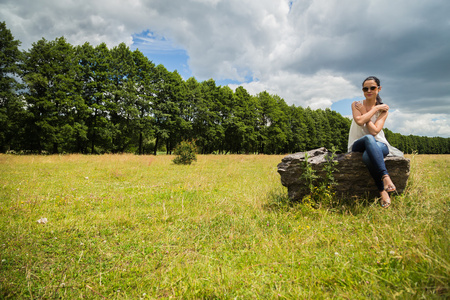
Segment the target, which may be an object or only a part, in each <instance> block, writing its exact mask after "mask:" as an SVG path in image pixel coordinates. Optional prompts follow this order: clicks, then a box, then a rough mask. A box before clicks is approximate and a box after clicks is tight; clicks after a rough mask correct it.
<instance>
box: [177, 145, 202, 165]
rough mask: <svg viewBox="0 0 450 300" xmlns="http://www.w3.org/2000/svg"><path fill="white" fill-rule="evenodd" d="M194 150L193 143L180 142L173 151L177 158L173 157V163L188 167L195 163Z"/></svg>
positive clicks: (195, 148)
mask: <svg viewBox="0 0 450 300" xmlns="http://www.w3.org/2000/svg"><path fill="white" fill-rule="evenodd" d="M196 150H197V147H196V145H195V142H193V141H192V142H188V141H182V142H181V143H180V144H179V145H178V146H177V147H176V148H175V150H174V154H175V155H176V156H177V157H175V159H174V160H173V163H174V164H177V165H190V164H191V163H192V162H193V161H197V155H196Z"/></svg>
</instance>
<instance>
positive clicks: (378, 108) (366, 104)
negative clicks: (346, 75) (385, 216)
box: [348, 76, 402, 208]
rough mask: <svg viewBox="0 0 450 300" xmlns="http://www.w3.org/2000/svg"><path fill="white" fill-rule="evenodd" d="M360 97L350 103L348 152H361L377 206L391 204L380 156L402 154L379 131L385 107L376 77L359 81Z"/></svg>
mask: <svg viewBox="0 0 450 300" xmlns="http://www.w3.org/2000/svg"><path fill="white" fill-rule="evenodd" d="M362 86H363V88H362V90H363V92H364V97H365V99H364V100H362V101H355V102H353V103H352V114H353V120H352V124H351V127H350V133H349V137H348V151H349V152H350V151H352V152H363V156H362V159H363V161H364V164H365V165H366V166H367V168H368V169H369V172H370V175H372V178H373V179H374V180H375V184H376V185H377V187H378V190H379V192H380V196H381V206H382V207H384V208H388V207H389V206H390V205H391V199H390V197H389V193H390V192H394V191H395V185H394V183H393V182H392V180H391V178H390V177H389V174H388V172H387V170H386V166H385V163H384V157H386V156H387V155H388V154H389V153H390V152H391V155H395V156H401V155H402V153H401V152H400V151H399V150H398V149H396V148H394V147H392V146H391V145H389V143H388V141H387V140H386V138H385V136H384V132H383V126H384V122H385V121H386V118H387V116H388V111H389V106H387V105H386V104H383V103H382V102H381V98H380V96H379V93H380V91H381V85H380V80H379V79H378V78H376V77H375V76H371V77H368V78H367V79H366V80H364V82H363V84H362Z"/></svg>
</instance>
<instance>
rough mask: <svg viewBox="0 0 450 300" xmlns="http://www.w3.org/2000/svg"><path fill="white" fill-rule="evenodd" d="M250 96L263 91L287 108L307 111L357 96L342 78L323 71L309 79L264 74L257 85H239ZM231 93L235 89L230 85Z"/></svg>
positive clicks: (298, 75)
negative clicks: (288, 106) (278, 98)
mask: <svg viewBox="0 0 450 300" xmlns="http://www.w3.org/2000/svg"><path fill="white" fill-rule="evenodd" d="M241 85H242V86H243V87H244V88H245V89H246V90H247V91H248V92H249V93H250V94H253V95H256V94H257V93H259V92H262V91H267V92H269V93H270V94H276V95H279V96H280V97H282V98H283V99H285V100H286V101H287V102H288V103H289V104H295V105H296V106H303V107H307V106H309V107H311V108H312V109H318V108H322V109H325V108H329V107H331V104H332V103H333V102H336V101H338V100H340V99H343V98H345V97H351V98H353V97H355V95H356V96H357V95H359V94H360V92H359V89H358V88H356V87H355V86H353V85H352V84H351V83H350V82H349V81H348V80H346V79H345V78H343V77H340V76H335V75H333V74H331V73H328V72H326V71H321V72H318V73H317V74H314V75H313V76H307V75H301V74H292V73H287V72H279V73H277V74H267V75H265V76H264V78H262V79H261V80H259V81H253V82H250V83H244V84H241ZM229 86H230V88H232V89H235V88H237V87H238V86H239V85H237V84H230V85H229Z"/></svg>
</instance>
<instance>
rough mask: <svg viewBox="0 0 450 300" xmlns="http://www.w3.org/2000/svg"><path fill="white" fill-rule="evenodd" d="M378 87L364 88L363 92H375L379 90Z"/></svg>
mask: <svg viewBox="0 0 450 300" xmlns="http://www.w3.org/2000/svg"><path fill="white" fill-rule="evenodd" d="M377 88H378V87H377V86H371V87H370V88H369V87H363V89H362V90H363V92H364V93H365V92H368V91H369V89H370V90H371V91H375V89H377Z"/></svg>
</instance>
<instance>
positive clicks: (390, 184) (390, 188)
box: [381, 175, 396, 193]
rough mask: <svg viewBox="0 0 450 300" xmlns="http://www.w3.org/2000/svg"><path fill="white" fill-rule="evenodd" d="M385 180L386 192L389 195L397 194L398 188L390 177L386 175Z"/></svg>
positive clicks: (383, 178)
mask: <svg viewBox="0 0 450 300" xmlns="http://www.w3.org/2000/svg"><path fill="white" fill-rule="evenodd" d="M381 179H382V180H383V185H384V190H385V191H386V192H388V193H391V192H395V190H396V188H395V185H394V183H393V182H392V180H391V177H389V175H384V176H383V177H382V178H381Z"/></svg>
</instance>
